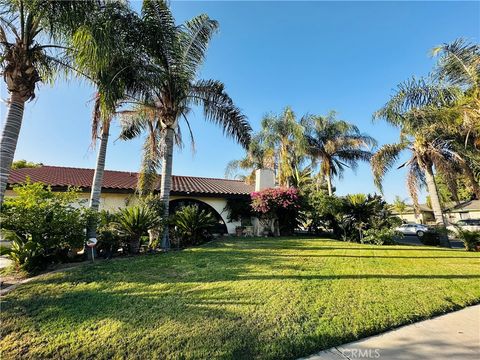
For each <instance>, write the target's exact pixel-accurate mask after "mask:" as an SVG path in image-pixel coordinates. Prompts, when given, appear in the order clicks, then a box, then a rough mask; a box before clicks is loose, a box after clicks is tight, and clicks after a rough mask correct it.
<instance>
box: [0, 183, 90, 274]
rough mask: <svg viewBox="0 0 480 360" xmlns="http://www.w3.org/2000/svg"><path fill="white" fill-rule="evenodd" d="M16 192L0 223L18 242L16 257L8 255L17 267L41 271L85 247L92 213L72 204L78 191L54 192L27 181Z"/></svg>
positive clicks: (6, 206)
mask: <svg viewBox="0 0 480 360" xmlns="http://www.w3.org/2000/svg"><path fill="white" fill-rule="evenodd" d="M13 191H14V192H15V194H16V196H15V197H9V198H6V199H5V201H4V204H3V207H2V213H1V217H0V221H1V225H2V229H4V230H8V231H9V232H10V233H14V235H12V234H11V235H9V236H10V237H12V238H14V239H15V240H14V243H15V250H14V251H15V254H16V255H15V254H14V253H11V255H9V256H11V257H12V259H13V260H14V261H15V262H16V264H17V265H18V266H21V267H24V268H25V269H26V270H27V271H30V272H32V271H36V270H40V269H41V268H45V267H46V266H47V264H48V263H50V262H57V261H65V260H67V259H68V258H67V255H68V253H69V252H71V251H72V250H75V249H80V248H81V247H82V245H83V243H84V240H85V227H86V224H87V221H88V219H89V217H90V216H91V212H90V210H88V209H84V208H81V207H80V208H77V207H75V206H74V205H73V204H74V203H75V202H78V192H77V190H76V189H69V190H68V191H66V192H63V193H55V192H52V191H51V189H50V187H45V186H44V185H43V184H42V183H30V182H29V181H27V182H26V183H25V184H23V185H18V186H15V187H14V188H13ZM21 254H23V255H21ZM33 259H35V261H34V260H33ZM30 262H35V265H32V264H31V263H30ZM28 269H30V270H28Z"/></svg>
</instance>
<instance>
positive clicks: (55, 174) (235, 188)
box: [8, 166, 254, 195]
mask: <svg viewBox="0 0 480 360" xmlns="http://www.w3.org/2000/svg"><path fill="white" fill-rule="evenodd" d="M93 173H94V170H93V169H80V168H71V167H60V166H41V167H38V168H23V169H15V170H12V171H11V173H10V177H9V180H8V184H9V185H13V184H20V183H23V182H25V180H26V178H27V177H29V178H30V180H31V181H32V182H42V183H44V184H47V185H50V186H52V187H55V186H58V187H62V186H76V187H81V188H90V186H91V184H92V179H93ZM137 179H138V173H135V172H126V171H112V170H105V174H104V177H103V187H102V188H103V189H104V191H106V192H108V190H111V191H115V190H117V191H118V190H123V191H125V190H127V191H134V190H135V189H136V186H137ZM158 184H160V176H159V181H158ZM158 188H159V186H157V189H158ZM252 191H254V188H253V186H251V185H247V184H245V183H244V182H243V181H239V180H227V179H214V178H203V177H193V176H175V175H174V176H173V178H172V194H188V193H198V194H208V195H248V194H250V193H251V192H252Z"/></svg>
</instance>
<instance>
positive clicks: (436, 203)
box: [425, 164, 451, 247]
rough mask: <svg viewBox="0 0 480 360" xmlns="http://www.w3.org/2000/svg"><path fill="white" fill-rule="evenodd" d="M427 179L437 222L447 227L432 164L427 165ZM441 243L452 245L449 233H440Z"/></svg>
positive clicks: (447, 245)
mask: <svg viewBox="0 0 480 360" xmlns="http://www.w3.org/2000/svg"><path fill="white" fill-rule="evenodd" d="M425 181H426V183H427V190H428V194H429V195H430V203H431V205H432V210H433V215H434V216H435V223H436V224H437V225H443V226H444V227H446V226H447V225H448V224H447V222H446V220H445V217H444V216H443V212H442V206H441V205H440V198H439V196H438V190H437V184H436V183H435V177H434V176H433V168H432V165H431V164H427V165H426V166H425ZM440 245H442V246H446V247H451V244H450V241H449V240H448V235H446V234H440Z"/></svg>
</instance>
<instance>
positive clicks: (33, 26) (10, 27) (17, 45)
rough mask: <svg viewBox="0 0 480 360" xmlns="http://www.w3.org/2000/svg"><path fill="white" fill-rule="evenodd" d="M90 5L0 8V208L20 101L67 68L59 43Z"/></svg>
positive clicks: (17, 0) (19, 3)
mask: <svg viewBox="0 0 480 360" xmlns="http://www.w3.org/2000/svg"><path fill="white" fill-rule="evenodd" d="M96 7H97V1H93V0H91V1H53V0H39V1H25V0H9V1H6V2H2V5H1V6H0V46H1V56H0V59H1V69H2V70H1V71H2V75H3V78H4V80H5V83H6V85H7V89H8V92H9V95H10V98H9V101H8V104H9V106H8V112H7V116H6V120H5V124H4V127H3V130H2V135H1V137H0V206H1V204H2V203H3V197H4V194H5V189H6V187H7V181H8V176H9V174H10V166H11V165H12V161H13V157H14V155H15V150H16V147H17V141H18V135H19V132H20V128H21V125H22V120H23V111H24V107H25V102H27V101H28V100H32V99H33V98H34V97H35V87H36V85H37V83H39V82H49V81H52V80H53V79H54V76H55V74H56V73H58V71H59V70H68V69H69V68H70V67H69V65H68V64H67V63H66V62H65V61H64V60H65V59H64V55H65V48H64V47H63V45H65V44H66V43H67V41H68V38H69V36H70V35H71V34H72V31H73V30H74V29H75V28H77V27H78V26H79V25H80V24H82V23H84V22H85V20H86V17H88V16H90V15H91V14H93V13H94V12H95V9H96ZM49 39H51V42H48V40H49ZM43 41H45V42H43Z"/></svg>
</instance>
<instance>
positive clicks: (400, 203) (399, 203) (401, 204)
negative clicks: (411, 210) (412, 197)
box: [392, 195, 407, 220]
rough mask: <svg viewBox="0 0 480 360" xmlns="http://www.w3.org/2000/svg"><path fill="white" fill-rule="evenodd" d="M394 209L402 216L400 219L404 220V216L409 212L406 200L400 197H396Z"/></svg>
mask: <svg viewBox="0 0 480 360" xmlns="http://www.w3.org/2000/svg"><path fill="white" fill-rule="evenodd" d="M392 209H393V210H395V212H397V213H398V214H399V215H400V219H402V220H403V214H405V211H406V210H407V203H406V202H405V200H402V199H401V198H400V196H398V195H396V196H395V200H394V201H393V205H392Z"/></svg>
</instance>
